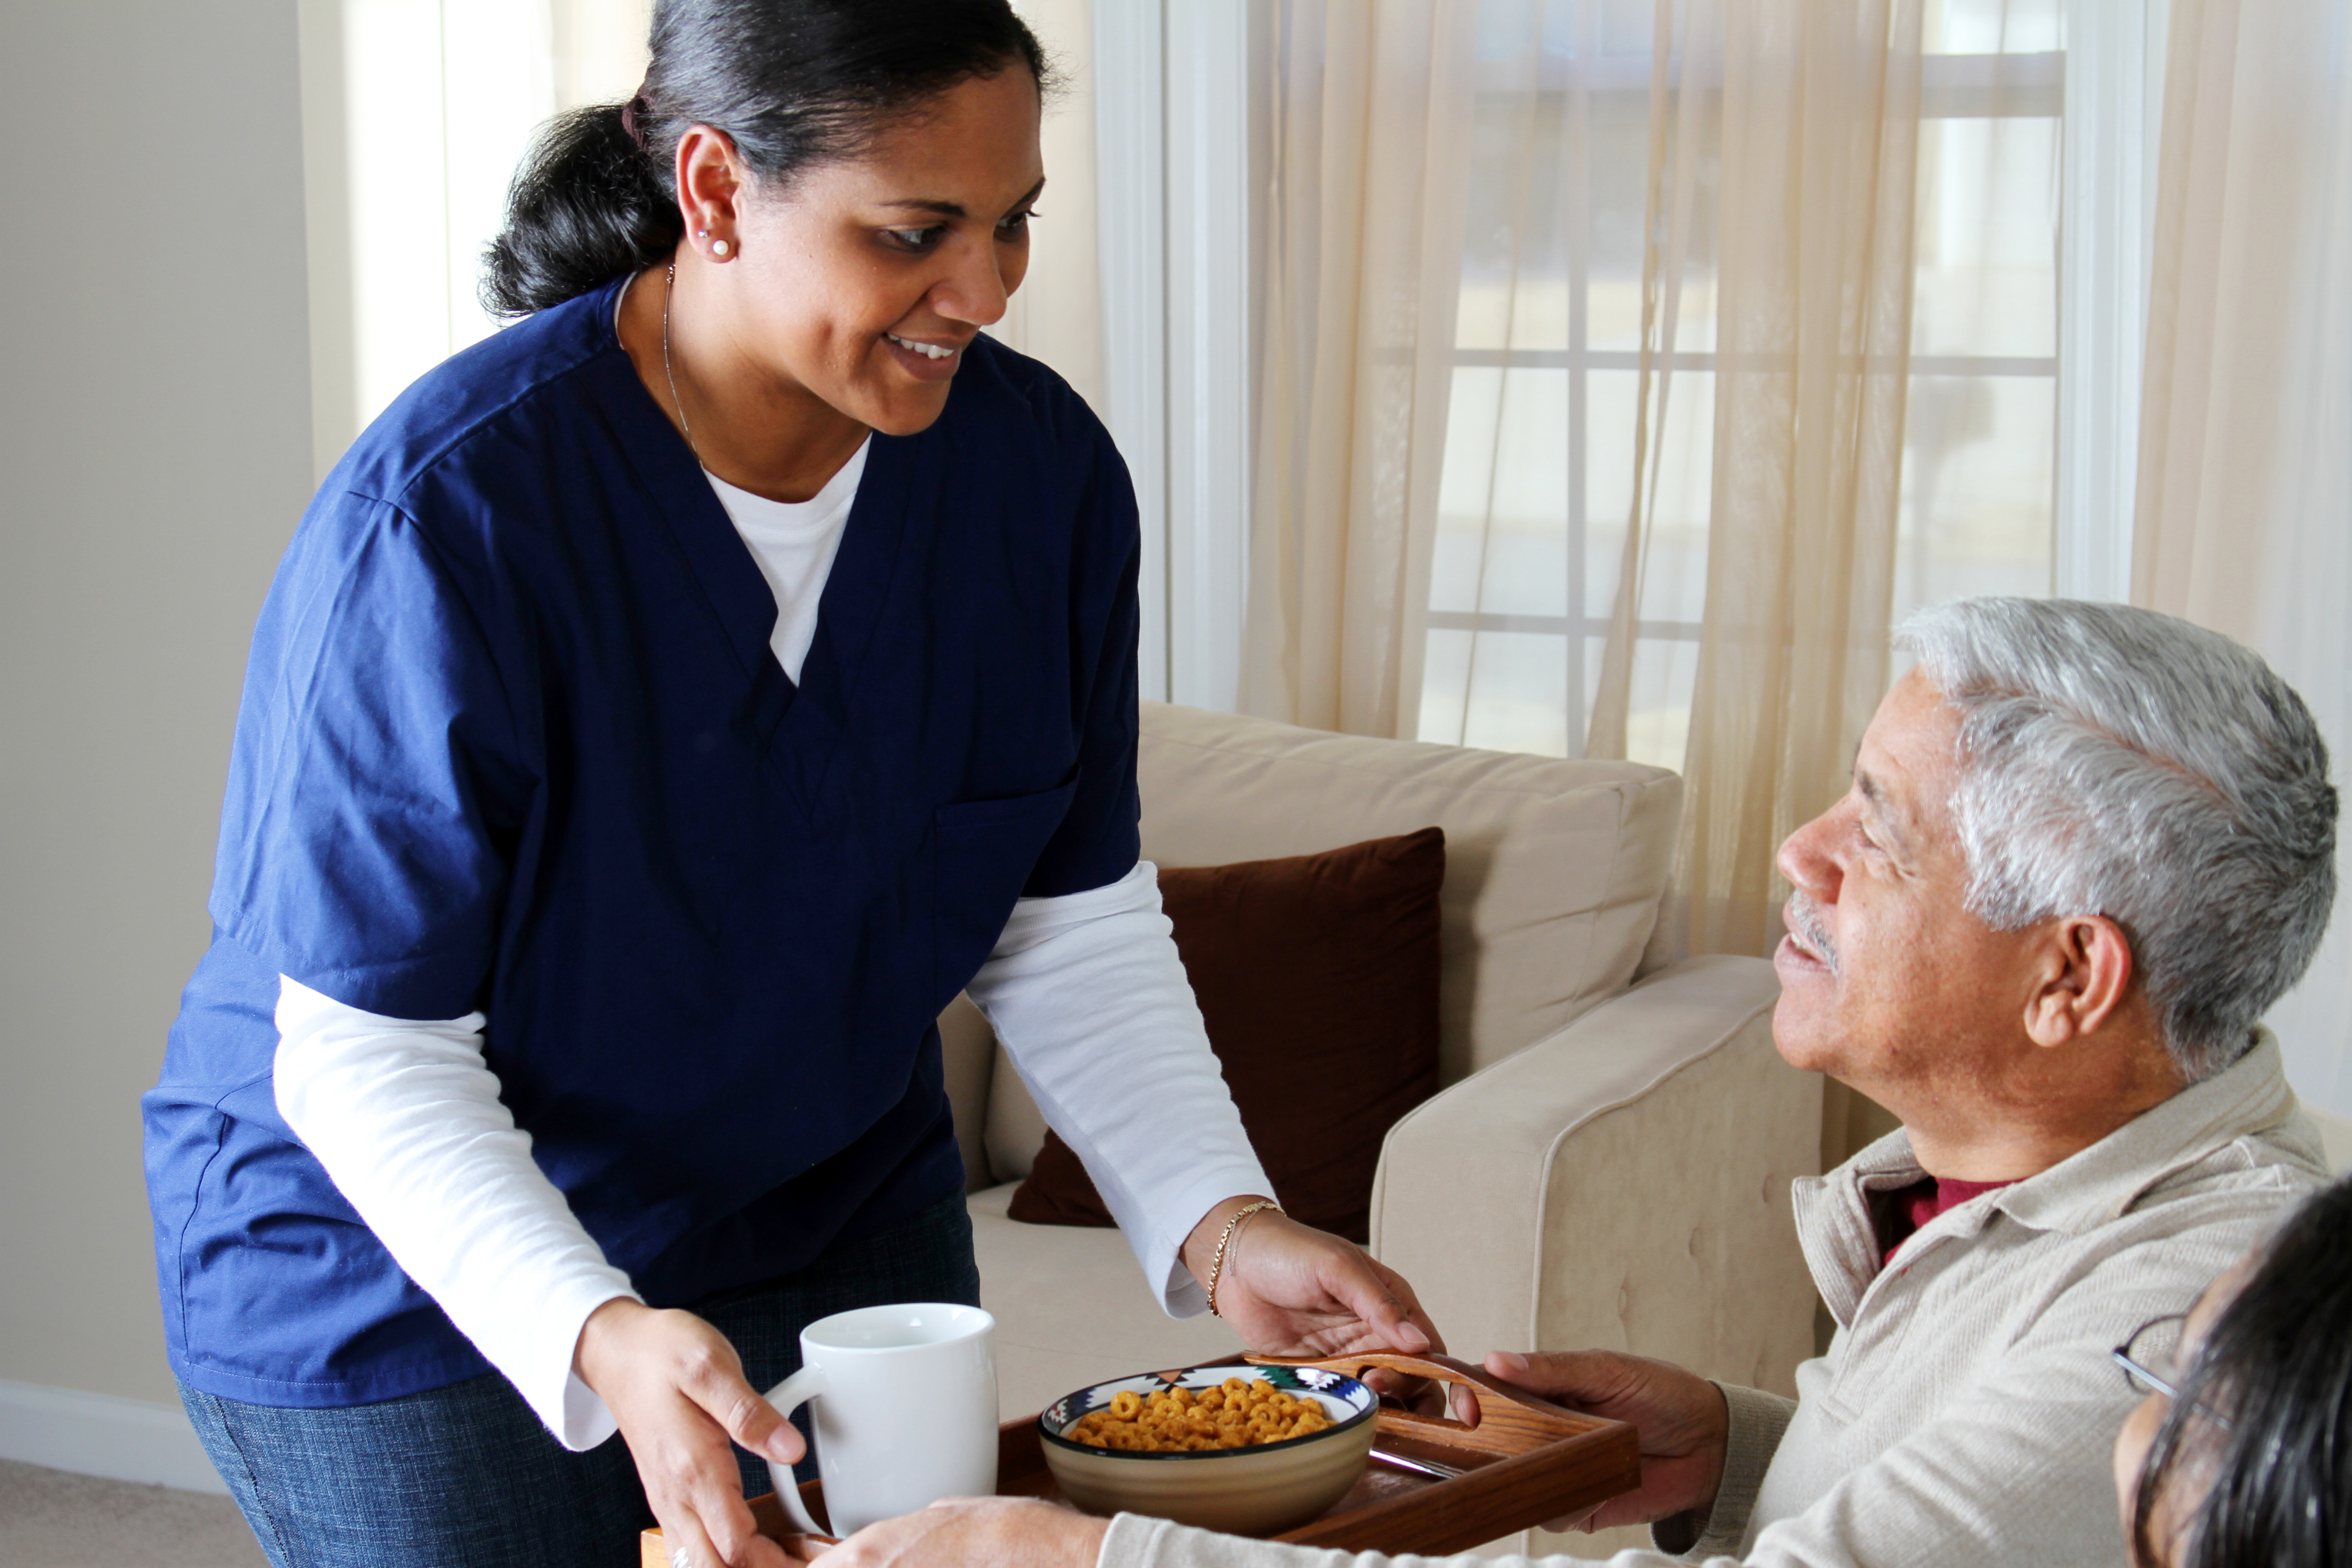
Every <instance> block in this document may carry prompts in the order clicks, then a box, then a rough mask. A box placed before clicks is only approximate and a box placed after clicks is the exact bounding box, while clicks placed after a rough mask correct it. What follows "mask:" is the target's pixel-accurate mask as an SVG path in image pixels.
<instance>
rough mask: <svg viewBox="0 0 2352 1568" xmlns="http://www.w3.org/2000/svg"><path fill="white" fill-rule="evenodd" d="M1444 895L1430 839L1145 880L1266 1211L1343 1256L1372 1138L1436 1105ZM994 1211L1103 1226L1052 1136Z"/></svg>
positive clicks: (1361, 1229)
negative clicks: (1279, 1212)
mask: <svg viewBox="0 0 2352 1568" xmlns="http://www.w3.org/2000/svg"><path fill="white" fill-rule="evenodd" d="M1444 880H1445V834H1444V830H1443V829H1441V828H1436V827H1424V828H1423V829H1422V830H1421V831H1420V832H1418V833H1408V834H1404V835H1402V837H1395V838H1375V839H1371V840H1370V841H1368V842H1366V843H1362V844H1350V845H1349V846H1347V847H1345V848H1340V849H1327V850H1325V851H1324V852H1323V853H1322V854H1320V855H1298V856H1293V857H1291V858H1287V859H1282V860H1251V861H1245V862H1243V863H1242V864H1239V865H1234V866H1202V867H1197V868H1178V869H1172V870H1168V869H1163V870H1162V871H1161V872H1160V902H1161V904H1162V906H1163V907H1164V908H1165V909H1166V910H1167V911H1168V918H1169V920H1170V921H1172V922H1173V923H1174V925H1175V927H1176V951H1177V952H1178V953H1179V954H1180V955H1181V956H1182V958H1183V960H1184V973H1186V974H1187V975H1188V976H1190V977H1191V979H1192V994H1194V995H1195V996H1197V997H1199V998H1200V1002H1201V1014H1202V1017H1203V1019H1205V1020H1206V1022H1207V1024H1208V1027H1209V1044H1210V1046H1211V1047H1213V1048H1214V1049H1215V1051H1216V1053H1217V1061H1218V1063H1219V1065H1220V1066H1222V1067H1223V1069H1224V1074H1225V1082H1226V1084H1227V1086H1228V1087H1229V1088H1231V1089H1232V1090H1233V1096H1234V1105H1235V1106H1236V1107H1238V1108H1239V1109H1240V1110H1241V1116H1242V1127H1243V1129H1244V1131H1246V1132H1248V1134H1249V1137H1250V1142H1251V1143H1252V1144H1253V1145H1255V1148H1256V1150H1257V1155H1258V1159H1259V1161H1260V1163H1263V1164H1264V1165H1265V1173H1266V1175H1267V1177H1268V1179H1270V1180H1271V1181H1272V1182H1273V1183H1274V1196H1275V1198H1276V1200H1277V1201H1278V1202H1280V1203H1281V1205H1282V1206H1283V1207H1284V1208H1286V1209H1287V1210H1288V1211H1289V1212H1290V1214H1291V1215H1292V1216H1293V1217H1295V1218H1297V1219H1298V1220H1299V1221H1301V1222H1302V1223H1304V1224H1307V1225H1311V1226H1318V1227H1319V1228H1321V1229H1324V1230H1328V1231H1333V1232H1336V1233H1337V1234H1339V1235H1340V1236H1344V1237H1349V1238H1350V1239H1352V1240H1355V1241H1363V1240H1365V1239H1367V1237H1368V1236H1369V1234H1370V1218H1371V1201H1372V1176H1373V1173H1375V1172H1376V1171H1377V1170H1378V1169H1379V1166H1380V1160H1381V1139H1382V1138H1384V1137H1386V1136H1387V1134H1388V1130H1389V1129H1390V1128H1391V1126H1393V1125H1395V1123H1396V1121H1397V1119H1398V1118H1400V1117H1402V1115H1403V1114H1404V1113H1405V1112H1406V1111H1408V1110H1412V1108H1413V1107H1414V1106H1416V1105H1418V1104H1420V1103H1421V1102H1422V1101H1423V1100H1426V1099H1428V1098H1429V1097H1430V1096H1431V1095H1433V1094H1434V1093H1436V1092H1437V960H1438V948H1437V922H1438V906H1437V894H1438V889H1439V887H1440V886H1441V885H1442V884H1443V883H1444ZM1010 1212H1011V1214H1012V1216H1013V1218H1014V1219H1018V1220H1026V1221H1028V1222H1029V1223H1031V1224H1033V1225H1108V1224H1110V1223H1111V1217H1110V1213H1109V1211H1108V1210H1107V1209H1106V1208H1104V1206H1103V1201H1102V1198H1101V1197H1100V1195H1099V1194H1097V1193H1096V1191H1095V1185H1094V1183H1093V1182H1092V1181H1091V1180H1089V1179H1088V1178H1087V1172H1086V1167H1085V1166H1084V1165H1083V1164H1081V1163H1079V1160H1078V1157H1077V1155H1076V1154H1075V1153H1073V1152H1071V1151H1070V1146H1069V1145H1068V1144H1066V1143H1065V1142H1062V1140H1061V1139H1060V1138H1059V1137H1058V1136H1056V1135H1055V1134H1054V1133H1052V1132H1048V1133H1046V1134H1045V1147H1044V1148H1043V1149H1040V1150H1039V1151H1038V1152H1037V1163H1036V1164H1035V1165H1034V1167H1033V1168H1032V1169H1031V1171H1030V1173H1029V1178H1028V1180H1026V1181H1024V1182H1023V1183H1022V1184H1021V1186H1020V1188H1019V1190H1018V1191H1016V1192H1015V1193H1014V1194H1013V1205H1012V1208H1011V1211H1010Z"/></svg>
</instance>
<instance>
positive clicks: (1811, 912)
mask: <svg viewBox="0 0 2352 1568" xmlns="http://www.w3.org/2000/svg"><path fill="white" fill-rule="evenodd" d="M1780 918H1781V920H1782V921H1785V922H1786V923H1787V925H1788V927H1789V929H1790V931H1795V932H1796V933H1797V940H1798V941H1800V942H1803V943H1804V944H1805V945H1806V946H1807V947H1809V948H1811V949H1812V951H1813V954H1814V956H1815V957H1817V958H1819V959H1820V960H1821V961H1822V963H1824V964H1827V965H1828V966H1829V972H1830V973H1832V974H1835V973H1838V951H1837V943H1836V942H1834V941H1832V939H1831V937H1830V932H1829V928H1828V927H1827V926H1825V925H1823V924H1822V911H1821V909H1820V906H1818V905H1816V904H1815V903H1814V902H1813V900H1811V899H1810V898H1808V897H1807V896H1806V895H1805V894H1803V893H1801V892H1794V893H1790V895H1789V901H1788V903H1787V904H1786V905H1784V906H1783V907H1782V908H1781V910H1780Z"/></svg>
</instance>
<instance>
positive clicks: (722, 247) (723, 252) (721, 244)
mask: <svg viewBox="0 0 2352 1568" xmlns="http://www.w3.org/2000/svg"><path fill="white" fill-rule="evenodd" d="M710 254H711V255H713V256H715V257H717V258H719V259H720V260H721V261H724V260H726V259H727V242H726V241H725V240H723V239H714V240H712V241H711V242H710Z"/></svg>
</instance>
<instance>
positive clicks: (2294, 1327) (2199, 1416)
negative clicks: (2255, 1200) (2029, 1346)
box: [2132, 1180, 2352, 1568]
mask: <svg viewBox="0 0 2352 1568" xmlns="http://www.w3.org/2000/svg"><path fill="white" fill-rule="evenodd" d="M2180 1395H2181V1396H2180V1397H2179V1398H2178V1399H2176V1400H2174V1401H2173V1402H2172V1408H2171V1410H2170V1411H2169V1412H2168V1414H2167V1415H2166V1416H2165V1418H2164V1424H2163V1425H2162V1426H2160V1427H2158V1430H2157V1434H2156V1437H2155V1440H2154V1441H2153V1442H2152V1443H2151V1444H2150V1445H2149V1447H2148V1451H2147V1459H2146V1461H2145V1462H2144V1463H2143V1464H2142V1466H2141V1468H2140V1476H2139V1489H2138V1495H2137V1497H2136V1498H2135V1499H2134V1500H2133V1505H2132V1543H2133V1548H2134V1550H2135V1552H2137V1554H2138V1558H2139V1560H2140V1561H2142V1562H2149V1563H2153V1562H2158V1561H2161V1559H2160V1558H2158V1556H2157V1554H2156V1553H2155V1552H2154V1551H2153V1550H2151V1548H2152V1547H2153V1546H2154V1544H2155V1543H2154V1542H2153V1540H2152V1527H2153V1521H2154V1517H2155V1513H2156V1508H2157V1502H2158V1498H2159V1497H2160V1496H2161V1495H2162V1494H2163V1492H2164V1491H2165V1489H2166V1488H2167V1486H2168V1484H2171V1483H2172V1482H2173V1480H2174V1479H2175V1477H2176V1475H2178V1474H2179V1472H2180V1471H2182V1470H2183V1469H2184V1468H2187V1469H2188V1470H2189V1472H2190V1473H2191V1474H2194V1475H2196V1476H2198V1477H2199V1479H2202V1478H2203V1477H2205V1476H2210V1477H2211V1484H2210V1487H2208V1488H2207V1489H2206V1492H2205V1496H2204V1498H2203V1500H2201V1501H2200V1502H2198V1503H2197V1504H2196V1505H2195V1506H2194V1507H2193V1508H2191V1509H2189V1510H2187V1515H2186V1517H2185V1518H2184V1519H2179V1520H2177V1521H2173V1522H2174V1525H2175V1528H2177V1529H2178V1530H2179V1537H2178V1547H2179V1555H2178V1556H2176V1557H2175V1558H2174V1559H2173V1561H2174V1563H2177V1564H2178V1565H2179V1568H2253V1565H2255V1564H2260V1565H2261V1568H2352V1180H2346V1181H2340V1182H2337V1183H2336V1184H2335V1185H2334V1186H2332V1187H2329V1188H2328V1189H2327V1190H2326V1191H2325V1192H2323V1193H2320V1194H2316V1195H2315V1196H2314V1197H2312V1198H2310V1199H2309V1200H2307V1201H2306V1202H2305V1204H2304V1205H2302V1207H2300V1208H2298V1209H2297V1210H2295V1212H2294V1215H2293V1216H2292V1217H2291V1218H2289V1219H2288V1221H2287V1223H2286V1225H2285V1226H2284V1228H2282V1229H2281V1230H2280V1231H2279V1233H2278V1235H2277V1236H2276V1237H2273V1239H2272V1240H2271V1241H2270V1243H2269V1244H2268V1245H2267V1246H2266V1247H2264V1248H2263V1254H2262V1258H2261V1261H2260V1262H2259V1263H2258V1264H2257V1265H2256V1266H2255V1268H2254V1270H2253V1273H2252V1276H2251V1277H2250V1278H2249V1279H2247V1280H2246V1282H2245V1285H2244V1287H2243V1288H2242V1289H2240V1290H2239V1292H2238V1295H2237V1299H2236V1300H2232V1301H2231V1303H2230V1304H2229V1305H2228V1306H2226V1307H2224V1308H2222V1309H2221V1311H2220V1312H2219V1313H2218V1314H2216V1315H2215V1317H2214V1319H2213V1323H2212V1326H2211V1327H2210V1329H2209V1330H2207V1331H2206V1334H2205V1342H2204V1343H2203V1345H2202V1346H2201V1347H2200V1349H2199V1350H2198V1352H2197V1358H2196V1362H2195V1364H2194V1365H2193V1366H2191V1367H2189V1368H2188V1369H2186V1372H2185V1373H2184V1377H2183V1381H2182V1383H2181V1385H2180ZM2216 1417H2220V1419H2219V1420H2217V1419H2216ZM2223 1420H2226V1421H2227V1422H2228V1423H2229V1426H2227V1427H2226V1428H2224V1427H2223V1426H2221V1421H2223ZM2189 1484H2191V1485H2193V1484H2194V1483H2193V1482H2191V1483H2189Z"/></svg>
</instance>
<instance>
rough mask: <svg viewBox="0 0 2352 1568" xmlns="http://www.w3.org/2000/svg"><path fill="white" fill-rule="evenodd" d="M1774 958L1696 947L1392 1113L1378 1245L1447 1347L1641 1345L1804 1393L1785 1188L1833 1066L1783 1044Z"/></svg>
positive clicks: (1803, 1165) (1649, 1351) (1798, 1166)
mask: <svg viewBox="0 0 2352 1568" xmlns="http://www.w3.org/2000/svg"><path fill="white" fill-rule="evenodd" d="M1779 994H1780V984H1779V981H1778V979H1777V977H1776V976H1775V975H1774V973H1773V972H1772V967H1771V965H1770V964H1769V963H1764V962H1763V961H1761V960H1759V959H1752V958H1736V957H1728V956H1724V955H1711V956H1706V957H1700V958H1693V959H1687V960H1685V961H1684V962H1683V963H1677V964H1675V965H1673V966H1671V967H1669V968H1666V969H1664V970H1661V971H1659V972H1658V973H1656V974H1654V975H1652V976H1651V977H1650V978H1648V979H1647V980H1644V981H1643V982H1642V983H1641V984H1637V985H1635V986H1633V988H1632V989H1631V990H1629V991H1627V992H1625V993H1624V994H1622V995H1620V996H1617V997H1614V998H1612V999H1611V1000H1610V1001H1608V1002H1605V1003H1603V1004H1602V1005H1600V1006H1598V1007H1595V1008H1593V1009H1592V1010H1591V1011H1590V1012H1588V1013H1585V1014H1584V1015H1583V1016H1580V1017H1579V1018H1578V1019H1577V1020H1576V1021H1575V1022H1574V1023H1572V1024H1570V1025H1569V1026H1567V1027H1566V1028H1564V1029H1561V1030H1560V1031H1559V1032H1558V1033H1557V1034H1554V1035H1552V1036H1550V1037H1548V1038H1546V1039H1543V1040H1541V1041H1538V1043H1537V1044H1535V1045H1533V1046H1530V1047H1528V1048H1527V1049H1526V1050H1523V1051H1520V1052H1518V1053H1517V1054H1516V1055H1514V1056H1511V1057H1508V1058H1505V1059H1504V1060H1502V1061H1499V1062H1496V1063H1495V1064H1494V1065H1493V1066H1491V1067H1489V1068H1486V1070H1485V1071H1483V1072H1479V1073H1475V1074H1474V1075H1472V1076H1471V1077H1469V1078H1467V1079H1464V1080H1463V1081H1462V1082H1460V1083H1458V1084H1456V1085H1454V1087H1453V1088H1452V1089H1447V1090H1445V1091H1444V1093H1442V1094H1439V1095H1438V1096H1437V1097H1436V1098H1434V1099H1433V1100H1429V1101H1427V1102H1426V1103H1424V1104H1423V1105H1422V1106H1420V1107H1419V1108H1417V1109H1416V1110H1413V1111H1412V1113H1411V1114H1410V1115H1408V1116H1407V1117H1406V1118H1405V1119H1404V1120H1403V1121H1400V1122H1398V1123H1397V1125H1396V1126H1395V1127H1394V1128H1393V1129H1391V1131H1390V1133H1389V1135H1388V1141H1387V1143H1386V1145H1385V1146H1384V1148H1383V1150H1382V1152H1381V1170H1380V1177H1379V1180H1378V1182H1377V1184H1375V1186H1374V1188H1373V1194H1372V1242H1373V1249H1374V1251H1375V1252H1377V1253H1378V1255H1379V1256H1380V1257H1381V1259H1382V1260H1383V1261H1385V1262H1386V1263H1388V1264H1389V1265H1390V1266H1391V1267H1392V1268H1396V1269H1397V1270H1399V1271H1400V1272H1401V1273H1402V1274H1403V1275H1404V1277H1405V1278H1406V1279H1409V1280H1411V1281H1412V1285H1413V1288H1414V1289H1415V1290H1416V1291H1418V1292H1419V1294H1420V1297H1421V1300H1422V1302H1423V1305H1424V1306H1425V1307H1427V1308H1428V1309H1429V1311H1430V1314H1431V1317H1432V1319H1433V1321H1435V1322H1436V1324H1437V1326H1438V1329H1439V1330H1440V1331H1441V1332H1443V1333H1444V1335H1445V1338H1446V1342H1447V1343H1448V1344H1449V1345H1450V1346H1452V1347H1453V1349H1454V1352H1455V1353H1456V1354H1459V1355H1464V1356H1466V1357H1469V1358H1472V1359H1475V1358H1476V1357H1478V1356H1481V1355H1483V1354H1484V1353H1485V1352H1487V1351H1488V1350H1583V1349H1604V1350H1622V1351H1631V1352H1636V1353H1639V1354H1643V1355H1650V1356H1657V1357H1660V1358H1662V1359H1664V1360H1667V1361H1672V1362H1675V1363H1678V1364H1681V1365H1684V1366H1687V1367H1689V1368H1690V1369H1691V1370H1693V1371H1695V1372H1698V1373H1703V1374H1705V1375H1706V1376H1709V1377H1714V1378H1719V1379H1722V1380H1724V1381H1727V1382H1734V1383H1743V1384H1749V1385H1751V1386H1754V1387H1759V1388H1766V1389H1771V1390H1774V1391H1777V1392H1780V1393H1793V1392H1794V1374H1795V1371H1796V1366H1797V1363H1799V1362H1800V1361H1801V1360H1803V1359H1804V1358H1806V1357H1807V1356H1809V1355H1811V1353H1812V1331H1813V1304H1814V1292H1813V1286H1812V1280H1811V1277H1810V1276H1809V1275H1808V1274H1807V1272H1806V1269H1805V1263H1804V1258H1803V1257H1802V1255H1801V1253H1800V1252H1799V1250H1798V1247H1797V1236H1796V1225H1795V1220H1794V1217H1793V1215H1792V1212H1791V1209H1790V1194H1789V1187H1790V1182H1792V1181H1793V1180H1794V1179H1795V1178H1796V1177H1798V1176H1799V1175H1802V1174H1806V1173H1811V1172H1812V1171H1813V1170H1815V1169H1816V1167H1817V1166H1818V1164H1819V1161H1820V1151H1821V1105H1822V1080H1821V1079H1820V1078H1818V1077H1817V1076H1816V1075H1814V1074H1811V1073H1807V1072H1800V1071H1799V1070H1797V1069H1796V1068H1791V1067H1790V1066H1789V1065H1788V1064H1786V1063H1785V1062H1783V1061H1781V1059H1780V1054H1779V1053H1778V1052H1777V1051H1776V1050H1775V1049H1774V1048H1773V1046H1772V1005H1773V1002H1774V1000H1775V999H1776V998H1777V997H1778V996H1779Z"/></svg>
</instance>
